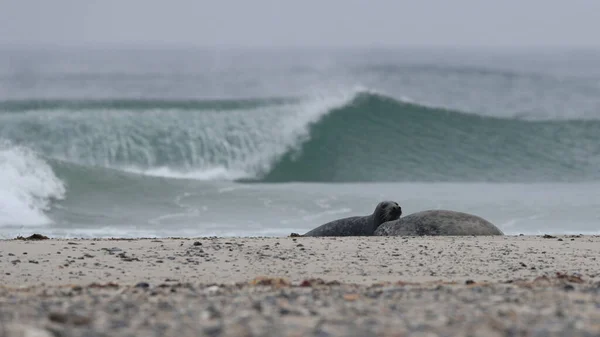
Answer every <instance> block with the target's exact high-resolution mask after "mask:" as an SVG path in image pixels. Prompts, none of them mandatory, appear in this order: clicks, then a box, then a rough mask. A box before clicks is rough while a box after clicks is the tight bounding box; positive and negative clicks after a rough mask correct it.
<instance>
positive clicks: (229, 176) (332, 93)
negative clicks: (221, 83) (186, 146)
mask: <svg viewBox="0 0 600 337" xmlns="http://www.w3.org/2000/svg"><path fill="white" fill-rule="evenodd" d="M365 92H368V93H374V91H372V90H368V89H366V88H364V87H355V88H353V89H350V90H328V91H327V92H323V91H318V92H315V93H313V94H311V95H307V97H305V99H303V100H302V101H301V102H296V103H288V104H285V105H277V106H274V107H260V108H256V109H250V110H248V109H245V110H240V111H229V112H228V113H227V114H223V113H221V112H217V111H215V112H214V113H212V116H210V115H211V113H210V112H207V111H205V112H203V116H204V118H205V120H203V122H204V123H205V125H211V128H210V129H209V130H205V131H204V132H200V134H199V135H196V137H197V138H203V139H207V140H210V141H211V142H214V143H212V144H211V146H215V147H218V148H219V149H218V150H219V152H220V155H221V156H223V157H221V158H210V156H209V155H206V153H205V156H203V157H197V158H190V159H191V161H192V163H191V164H192V165H191V167H188V168H185V169H181V168H175V167H165V166H162V167H152V168H139V167H135V166H127V167H117V168H118V169H122V170H125V171H128V172H132V173H136V174H144V175H150V176H159V177H166V178H182V179H195V180H221V181H231V180H237V179H243V178H256V177H258V176H259V175H260V174H261V173H263V172H267V171H268V170H269V169H270V168H271V166H272V164H273V162H274V161H275V160H276V159H277V158H279V157H280V156H281V155H283V154H284V153H286V152H287V151H289V150H290V149H294V148H297V147H298V146H300V145H301V144H302V142H303V141H305V140H306V139H307V137H308V136H309V131H310V126H311V125H312V124H314V123H316V122H318V121H319V120H320V119H321V118H322V117H323V116H324V115H326V114H327V113H329V112H330V111H332V110H333V109H336V108H339V107H343V106H344V105H347V104H349V103H350V102H351V101H352V100H353V99H354V98H355V97H356V95H358V94H360V93H365ZM163 114H164V112H163ZM240 121H241V122H240ZM227 129H235V131H233V132H232V131H231V130H228V131H225V130H227ZM226 132H229V133H231V134H235V135H237V136H239V139H241V141H240V143H239V144H232V143H230V142H229V141H228V140H226V139H224V137H225V136H224V135H223V134H224V133H226ZM148 157H151V156H148ZM215 161H224V163H221V164H217V163H215Z"/></svg>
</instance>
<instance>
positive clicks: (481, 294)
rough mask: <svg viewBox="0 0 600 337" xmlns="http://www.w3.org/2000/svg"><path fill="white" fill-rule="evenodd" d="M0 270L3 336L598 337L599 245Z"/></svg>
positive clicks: (342, 251) (547, 241)
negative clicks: (481, 336) (525, 336)
mask: <svg viewBox="0 0 600 337" xmlns="http://www.w3.org/2000/svg"><path fill="white" fill-rule="evenodd" d="M0 270H1V275H0V285H2V288H0V289H1V290H0V322H1V327H0V336H2V335H6V336H21V335H24V331H28V333H29V334H30V335H32V336H33V335H35V333H37V335H38V336H45V335H48V336H56V335H60V336H63V335H64V336H71V335H73V336H125V335H154V334H155V335H179V336H187V335H189V336H195V335H199V336H202V335H210V336H239V335H242V336H243V335H248V336H250V335H263V336H296V335H298V336H304V335H309V336H312V335H314V336H347V335H352V336H354V335H356V336H368V335H377V336H402V335H406V334H411V335H421V336H437V335H447V336H461V335H465V334H468V333H475V334H476V335H485V336H487V335H490V336H505V335H517V336H518V335H530V336H531V335H548V336H552V335H557V336H558V335H564V334H567V335H570V336H587V335H590V336H592V335H598V334H600V325H599V324H600V314H599V312H600V237H597V236H558V237H549V238H544V237H541V236H504V237H427V238H423V237H421V238H414V237H411V238H401V237H362V238H357V237H353V238H302V237H299V238H289V237H286V238H182V239H136V240H57V239H51V240H42V241H23V240H5V241H0ZM25 335H26V334H25Z"/></svg>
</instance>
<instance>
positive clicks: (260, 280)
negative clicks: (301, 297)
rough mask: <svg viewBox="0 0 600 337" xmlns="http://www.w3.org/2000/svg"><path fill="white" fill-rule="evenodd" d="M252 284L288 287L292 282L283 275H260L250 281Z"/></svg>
mask: <svg viewBox="0 0 600 337" xmlns="http://www.w3.org/2000/svg"><path fill="white" fill-rule="evenodd" d="M250 284H251V285H259V286H275V287H288V286H290V284H291V283H290V281H288V280H286V279H284V278H282V277H266V276H259V277H256V278H254V279H253V280H252V281H250Z"/></svg>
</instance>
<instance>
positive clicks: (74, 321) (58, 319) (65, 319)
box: [48, 312, 92, 326]
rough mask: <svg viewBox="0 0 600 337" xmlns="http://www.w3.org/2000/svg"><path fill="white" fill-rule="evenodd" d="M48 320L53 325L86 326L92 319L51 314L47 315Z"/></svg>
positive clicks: (73, 315) (74, 315) (69, 314)
mask: <svg viewBox="0 0 600 337" xmlns="http://www.w3.org/2000/svg"><path fill="white" fill-rule="evenodd" d="M48 319H49V320H50V321H52V322H54V323H59V324H70V325H77V326H80V325H88V324H90V323H91V322H92V319H91V318H90V317H88V316H84V315H80V314H76V313H60V312H51V313H49V314H48Z"/></svg>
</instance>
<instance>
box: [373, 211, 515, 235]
mask: <svg viewBox="0 0 600 337" xmlns="http://www.w3.org/2000/svg"><path fill="white" fill-rule="evenodd" d="M373 235H376V236H422V235H504V233H502V231H501V230H499V229H498V228H497V227H496V226H494V225H493V224H492V223H491V222H489V221H487V220H485V219H483V218H480V217H478V216H476V215H472V214H468V213H462V212H454V211H446V210H428V211H423V212H417V213H413V214H409V215H407V216H405V217H403V218H400V219H398V220H395V221H389V222H386V223H384V224H382V225H381V226H379V228H377V230H376V231H375V232H374V234H373Z"/></svg>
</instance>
